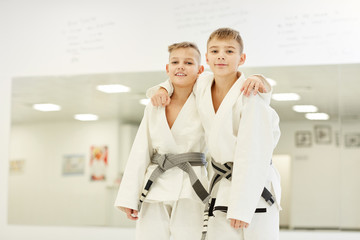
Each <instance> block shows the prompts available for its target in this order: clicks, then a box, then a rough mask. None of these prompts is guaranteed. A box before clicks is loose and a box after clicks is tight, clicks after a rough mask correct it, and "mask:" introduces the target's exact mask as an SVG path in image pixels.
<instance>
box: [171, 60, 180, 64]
mask: <svg viewBox="0 0 360 240" xmlns="http://www.w3.org/2000/svg"><path fill="white" fill-rule="evenodd" d="M177 63H179V62H178V61H172V62H171V64H177Z"/></svg>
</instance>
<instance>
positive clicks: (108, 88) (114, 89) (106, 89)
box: [96, 84, 130, 93]
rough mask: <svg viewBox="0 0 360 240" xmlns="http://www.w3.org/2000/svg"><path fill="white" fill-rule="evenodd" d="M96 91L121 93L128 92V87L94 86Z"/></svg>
mask: <svg viewBox="0 0 360 240" xmlns="http://www.w3.org/2000/svg"><path fill="white" fill-rule="evenodd" d="M96 89H97V90H99V91H101V92H105V93H122V92H129V91H130V88H129V87H126V86H124V85H121V84H108V85H98V86H96Z"/></svg>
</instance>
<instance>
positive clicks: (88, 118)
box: [74, 114, 99, 121]
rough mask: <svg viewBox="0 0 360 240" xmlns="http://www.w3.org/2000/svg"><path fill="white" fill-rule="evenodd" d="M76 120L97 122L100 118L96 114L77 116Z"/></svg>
mask: <svg viewBox="0 0 360 240" xmlns="http://www.w3.org/2000/svg"><path fill="white" fill-rule="evenodd" d="M74 118H75V119H76V120H79V121H96V120H98V119H99V117H98V116H97V115H94V114H75V116H74Z"/></svg>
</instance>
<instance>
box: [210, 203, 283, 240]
mask: <svg viewBox="0 0 360 240" xmlns="http://www.w3.org/2000/svg"><path fill="white" fill-rule="evenodd" d="M266 211H267V212H266V213H254V214H255V215H254V217H253V218H252V220H251V223H250V224H249V227H248V228H244V229H241V228H239V229H234V228H233V227H231V225H230V220H229V219H227V218H226V213H223V212H220V211H216V212H215V217H210V219H209V225H208V233H207V234H208V240H219V239H226V240H279V209H278V207H277V206H276V204H273V205H272V206H270V207H267V209H266Z"/></svg>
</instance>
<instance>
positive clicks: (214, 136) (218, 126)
mask: <svg viewBox="0 0 360 240" xmlns="http://www.w3.org/2000/svg"><path fill="white" fill-rule="evenodd" d="M244 80H245V77H244V75H243V74H241V76H240V78H239V79H238V80H236V82H235V83H234V84H233V86H232V87H231V88H230V90H229V92H228V93H227V94H226V96H225V98H224V99H223V101H222V102H221V104H220V107H219V109H218V111H217V112H216V114H215V117H214V119H213V122H212V124H211V131H210V135H209V144H210V148H211V146H217V145H218V141H219V138H218V135H219V131H224V128H229V127H230V128H231V129H232V125H231V123H232V109H233V106H234V104H235V103H236V101H237V99H238V98H239V96H240V95H241V94H242V93H241V92H240V88H241V85H242V84H243V82H244ZM210 93H211V89H210ZM211 103H212V100H211ZM211 105H212V104H211ZM213 109H214V108H213ZM213 111H214V110H213ZM231 132H232V131H231Z"/></svg>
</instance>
